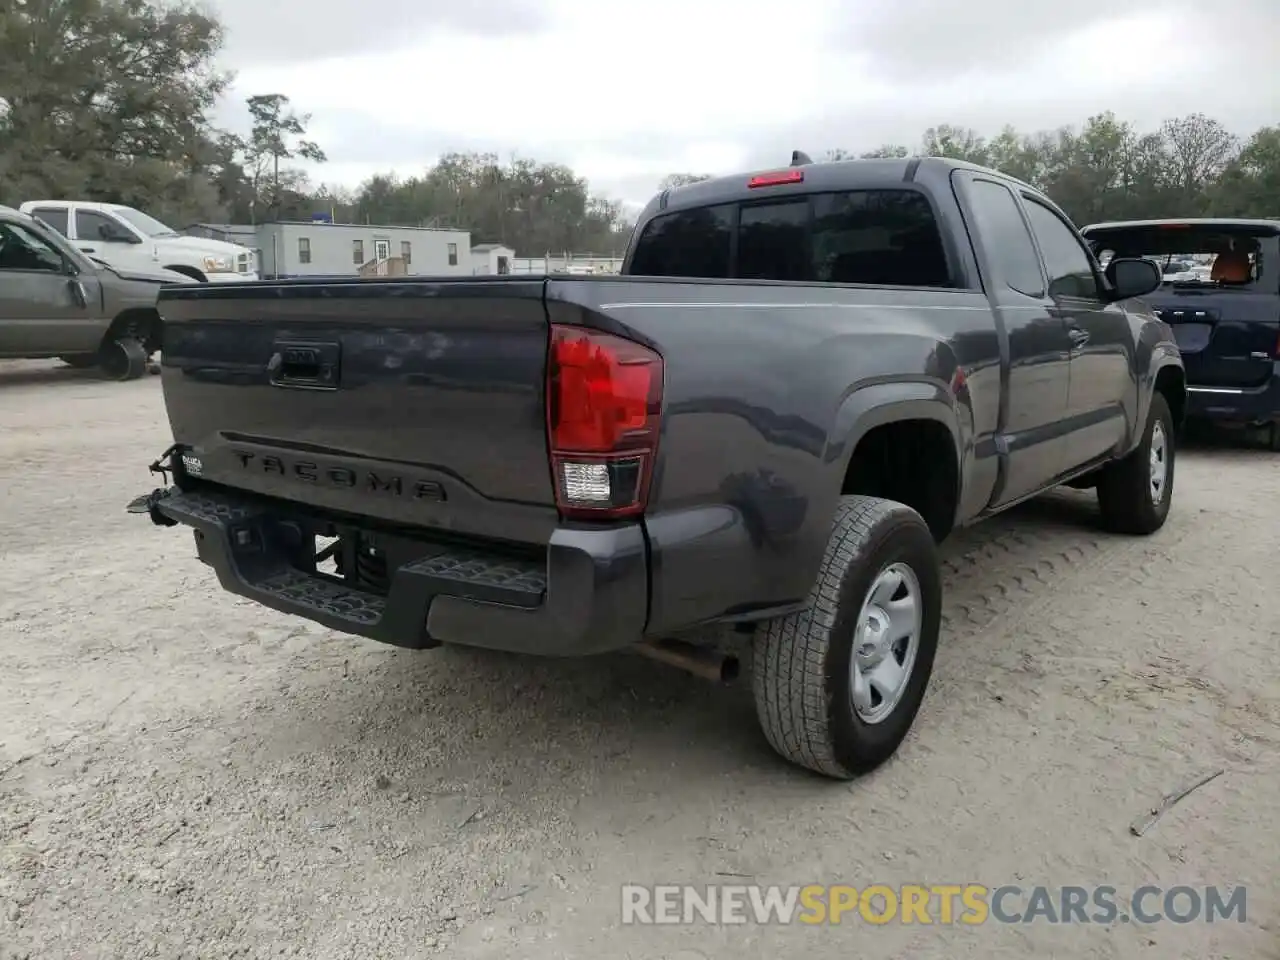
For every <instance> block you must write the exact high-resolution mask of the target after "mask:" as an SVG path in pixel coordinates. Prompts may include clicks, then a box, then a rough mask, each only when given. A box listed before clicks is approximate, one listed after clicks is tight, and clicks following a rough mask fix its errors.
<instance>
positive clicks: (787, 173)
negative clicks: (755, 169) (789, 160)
mask: <svg viewBox="0 0 1280 960" xmlns="http://www.w3.org/2000/svg"><path fill="white" fill-rule="evenodd" d="M788 183H804V171H803V170H780V171H778V172H777V173H762V174H759V175H758V176H754V177H752V178H751V179H750V180H748V181H747V189H748V190H755V189H756V188H757V187H780V186H783V185H784V184H788Z"/></svg>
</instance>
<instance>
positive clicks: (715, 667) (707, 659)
mask: <svg viewBox="0 0 1280 960" xmlns="http://www.w3.org/2000/svg"><path fill="white" fill-rule="evenodd" d="M636 651H637V652H638V653H640V654H641V655H643V656H646V657H648V658H649V659H650V660H656V661H658V662H659V663H665V664H667V665H668V666H672V667H678V668H680V669H681V670H684V671H685V672H686V673H691V674H693V675H694V676H695V677H701V678H702V679H704V680H710V681H711V682H713V683H731V682H732V681H734V680H736V679H737V678H738V672H739V663H738V658H737V657H735V656H733V655H732V654H727V653H722V652H720V651H718V650H713V649H711V648H710V647H700V646H695V645H694V644H691V643H685V642H683V641H680V640H646V641H644V642H643V643H641V644H639V645H638V646H637V647H636Z"/></svg>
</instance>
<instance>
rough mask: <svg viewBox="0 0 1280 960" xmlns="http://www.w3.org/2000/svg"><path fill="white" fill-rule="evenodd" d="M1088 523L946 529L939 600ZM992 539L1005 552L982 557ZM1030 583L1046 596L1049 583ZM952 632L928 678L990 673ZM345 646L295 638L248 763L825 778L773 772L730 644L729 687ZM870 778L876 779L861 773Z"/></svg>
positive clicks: (619, 660) (688, 779) (1055, 548)
mask: <svg viewBox="0 0 1280 960" xmlns="http://www.w3.org/2000/svg"><path fill="white" fill-rule="evenodd" d="M1096 524H1097V506H1096V501H1095V499H1094V498H1093V496H1092V495H1091V494H1089V493H1084V492H1079V491H1067V492H1064V493H1063V494H1052V495H1049V496H1047V497H1044V498H1040V499H1037V500H1033V501H1030V502H1028V503H1027V504H1024V505H1021V506H1019V507H1017V508H1015V509H1013V510H1011V511H1009V512H1008V513H1007V514H1004V515H1002V516H1000V517H998V518H993V519H992V520H990V521H988V522H986V523H984V524H981V525H979V526H976V527H974V528H972V529H971V530H965V531H960V532H959V533H958V534H957V535H956V538H955V539H954V540H953V541H949V542H948V544H946V545H945V546H944V548H943V559H944V566H945V567H946V568H947V569H948V570H953V571H959V572H957V573H954V574H950V575H949V576H948V579H949V580H952V581H956V582H957V583H958V584H959V586H957V596H956V597H955V598H949V601H948V603H949V605H950V606H955V605H956V604H958V603H959V602H961V601H965V600H971V599H972V598H973V597H975V596H978V595H980V594H984V593H995V592H996V589H995V588H996V587H997V586H999V583H998V581H1004V580H1008V579H1009V577H1010V574H1011V572H1012V571H1013V570H1015V568H1016V569H1027V568H1029V567H1031V566H1033V565H1034V564H1035V563H1036V562H1037V560H1039V559H1040V558H1041V555H1042V554H1043V556H1058V557H1061V556H1062V555H1063V553H1064V551H1066V552H1067V553H1070V552H1071V551H1072V550H1074V549H1077V548H1076V546H1075V545H1076V544H1078V543H1080V542H1082V541H1085V540H1088V541H1090V542H1092V543H1094V544H1100V547H1096V546H1095V548H1094V550H1095V552H1094V553H1090V554H1087V556H1096V555H1097V553H1096V550H1097V549H1102V550H1105V549H1106V548H1107V546H1108V544H1109V542H1110V541H1111V540H1112V538H1111V537H1109V536H1108V535H1105V534H1099V533H1098V532H1097V531H1096V530H1095V529H1093V528H1094V527H1096ZM1115 539H1117V540H1123V539H1126V538H1115ZM993 544H1004V546H1001V547H1000V548H999V551H997V552H995V553H994V554H993V549H994V548H993ZM988 554H991V555H993V556H994V557H995V559H994V560H993V561H992V563H993V569H991V571H990V576H989V577H987V576H985V575H984V571H983V566H982V564H983V563H984V562H986V561H985V560H984V557H986V556H987V555H988ZM1081 555H1082V557H1084V556H1086V554H1085V553H1084V552H1083V551H1082V552H1081ZM975 557H976V558H977V559H973V558H975ZM1086 562H1087V561H1086ZM988 580H989V581H990V582H987V581H988ZM948 589H949V590H950V589H951V588H950V586H948ZM1033 589H1034V590H1035V591H1036V593H1038V594H1039V593H1043V592H1045V591H1051V590H1053V589H1054V582H1053V580H1052V579H1049V580H1046V581H1044V582H1042V583H1036V584H1035V585H1034V586H1033ZM993 616H994V614H993ZM963 627H964V629H959V628H956V629H954V630H953V629H951V628H948V627H944V630H945V631H946V632H947V642H948V643H949V644H950V645H951V646H952V647H955V649H950V650H949V651H948V653H947V654H946V656H945V657H940V660H939V667H938V668H937V671H936V673H937V672H945V673H947V674H949V675H948V676H947V677H946V686H947V687H948V688H950V689H954V688H955V687H957V686H961V687H966V686H967V687H972V688H973V689H974V690H977V689H978V688H981V687H983V686H984V685H985V684H986V683H987V682H988V681H989V679H990V676H989V674H987V673H982V674H981V675H980V674H979V671H986V670H988V669H989V667H990V663H989V658H988V657H987V653H988V651H986V650H985V649H982V645H983V641H984V640H985V634H984V633H983V628H982V624H981V623H977V624H975V623H974V622H972V621H969V620H966V621H964V623H963ZM1027 643H1028V649H1027V650H1026V651H1023V650H1021V649H1015V648H1010V649H1002V651H1001V653H1000V655H1001V656H1002V657H1004V658H1008V659H1010V660H1011V661H1012V662H1019V661H1020V659H1021V658H1022V657H1023V656H1024V655H1026V656H1029V655H1031V653H1032V652H1033V651H1032V650H1031V648H1032V647H1034V645H1035V644H1034V642H1033V641H1027ZM352 644H354V645H355V646H351V645H352ZM359 644H360V641H355V640H351V639H350V638H345V637H339V636H337V635H329V637H328V638H327V639H326V640H324V641H321V643H320V644H319V645H315V646H312V645H309V652H308V653H306V654H303V655H302V656H303V657H304V658H305V659H306V660H307V662H308V666H307V667H306V668H304V671H303V672H304V673H305V674H308V675H309V677H308V678H306V679H303V678H299V680H300V681H301V683H300V684H298V685H295V686H294V690H295V691H298V692H299V693H301V695H299V696H290V697H289V698H287V699H285V700H275V701H273V702H271V703H268V704H264V705H263V708H264V709H265V710H266V711H267V712H268V713H269V714H271V715H272V717H271V720H270V721H269V722H265V723H264V722H263V719H264V718H263V717H262V716H261V715H258V717H257V718H256V720H255V722H254V723H253V724H252V726H251V727H249V728H246V729H244V730H242V731H241V733H242V734H243V735H244V736H245V738H246V740H247V741H249V742H254V741H256V745H255V746H254V747H253V748H252V749H253V752H254V753H255V754H257V755H259V759H264V760H265V759H271V760H275V761H280V762H288V763H289V764H290V766H291V767H294V768H297V769H300V768H303V767H310V766H314V765H317V764H318V765H320V766H322V767H323V768H325V769H329V770H334V771H337V770H341V771H343V773H342V776H343V777H351V778H353V779H352V781H351V785H352V786H354V787H358V786H359V784H360V782H368V781H370V780H378V779H379V778H386V779H387V780H389V781H390V782H392V783H393V784H395V785H396V787H397V788H398V789H400V790H403V791H405V792H407V793H408V794H409V795H411V796H414V795H423V796H426V795H431V796H435V795H437V794H440V793H441V792H443V793H455V792H458V791H462V792H464V793H467V794H468V795H470V794H472V793H476V794H481V795H484V796H489V797H497V798H503V797H505V798H507V799H506V800H503V801H502V802H512V803H514V802H517V798H516V796H515V793H517V792H518V793H524V794H530V793H532V794H537V795H540V796H541V797H542V799H543V802H544V803H549V802H551V801H550V799H548V798H550V797H552V796H554V795H555V794H556V793H557V792H559V791H565V790H568V791H570V792H575V791H577V792H583V791H585V793H587V794H591V793H598V792H600V791H605V792H610V793H612V792H615V791H617V792H621V793H622V794H634V793H635V792H636V791H639V792H640V793H642V794H645V795H647V794H648V793H649V792H651V791H660V790H661V789H663V784H668V783H670V782H672V781H673V780H674V781H679V782H680V783H681V784H682V785H683V786H682V789H683V790H684V791H685V792H687V793H693V794H695V795H696V794H698V793H703V792H707V793H708V794H710V795H719V794H720V793H721V792H723V790H724V788H725V780H726V778H727V779H728V781H730V782H738V781H750V782H756V783H759V782H761V781H764V782H767V783H768V784H770V785H771V786H770V789H777V790H782V791H784V792H787V793H791V792H793V791H798V795H802V794H805V793H806V792H812V791H813V790H814V789H821V788H823V787H824V785H826V786H829V785H831V784H832V783H834V781H828V780H825V779H823V778H820V777H818V776H816V775H807V774H806V773H805V772H803V771H797V770H795V769H794V768H792V767H790V766H788V765H787V764H786V763H784V762H783V761H782V760H781V759H779V758H778V757H777V756H776V755H775V754H774V753H773V751H772V750H771V748H770V747H769V745H768V743H767V742H766V741H765V739H764V736H763V734H762V733H761V732H760V730H759V727H758V724H757V721H756V716H755V708H754V704H753V702H752V698H751V687H750V651H749V644H747V643H743V644H740V645H738V646H737V649H738V652H739V653H740V654H741V656H742V658H743V663H742V666H743V672H742V678H741V679H740V680H738V681H737V682H736V683H735V684H732V685H729V686H719V685H714V684H710V683H708V682H707V681H704V680H700V679H697V678H694V677H691V676H689V675H687V674H684V673H682V672H680V671H679V670H677V669H675V668H672V667H667V666H665V665H662V664H658V663H654V662H652V661H649V660H647V659H645V658H642V657H639V656H637V655H634V654H628V653H623V654H612V655H604V656H599V657H593V658H586V659H568V660H560V659H556V660H550V659H545V658H538V657H530V656H521V655H518V654H510V653H502V652H496V651H491V650H486V649H480V648H441V649H437V650H429V651H403V650H394V649H390V648H377V649H372V650H371V649H369V648H367V647H361V646H359ZM975 664H982V666H974V665H975ZM335 670H337V671H338V672H337V673H336V674H335ZM1014 682H1017V681H1016V678H1015V681H1014ZM304 690H305V691H306V692H305V693H302V691H304ZM972 699H973V698H972V697H969V696H966V697H965V698H964V701H965V702H964V703H963V704H962V703H960V702H957V703H949V702H946V698H942V702H936V703H934V704H933V705H932V706H930V703H929V702H928V701H926V708H928V712H929V713H930V714H931V716H930V717H929V719H928V721H927V722H923V723H918V724H917V729H916V730H915V731H914V732H913V733H912V735H911V737H909V739H908V741H907V743H906V744H905V745H904V748H903V752H902V753H903V754H905V755H908V756H910V755H911V754H912V752H913V751H914V750H918V749H920V748H921V743H920V741H921V740H923V741H925V742H926V743H927V742H928V741H929V740H931V739H932V738H935V737H937V736H942V737H944V738H945V737H946V736H948V734H947V733H946V731H947V730H948V729H949V728H951V727H953V726H954V725H956V724H959V723H962V722H964V723H972V722H973V718H972V716H966V714H968V713H969V712H970V711H971V710H972ZM979 709H981V707H980V708H979ZM924 749H925V750H926V751H928V750H930V749H931V748H929V747H927V746H926V747H924ZM335 755H336V757H337V758H338V759H336V760H335V759H331V758H333V757H334V756H335ZM900 755H901V754H900ZM255 762H257V761H256V760H255ZM895 762H897V761H896V760H895V761H893V762H891V763H890V764H889V765H887V766H886V767H885V768H883V769H884V770H890V769H892V767H893V764H894V763H895ZM299 764H300V766H298V765H299ZM875 782H876V775H872V776H871V777H869V778H864V779H863V780H862V781H860V783H861V784H874V783H875ZM699 783H701V784H702V785H703V786H701V787H699V786H697V784H699Z"/></svg>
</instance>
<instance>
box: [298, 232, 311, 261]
mask: <svg viewBox="0 0 1280 960" xmlns="http://www.w3.org/2000/svg"><path fill="white" fill-rule="evenodd" d="M298 262H299V263H310V262H311V239H310V238H309V237H299V238H298Z"/></svg>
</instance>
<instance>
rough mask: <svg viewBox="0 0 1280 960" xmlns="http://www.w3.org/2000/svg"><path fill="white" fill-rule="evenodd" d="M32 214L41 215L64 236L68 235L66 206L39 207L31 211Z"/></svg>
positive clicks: (40, 216) (41, 217)
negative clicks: (60, 207)
mask: <svg viewBox="0 0 1280 960" xmlns="http://www.w3.org/2000/svg"><path fill="white" fill-rule="evenodd" d="M31 215H32V216H34V217H39V218H40V219H41V220H43V221H44V222H45V223H47V224H48V225H49V226H51V227H53V229H55V230H57V231H58V232H59V233H60V234H62V235H63V236H64V237H65V236H66V235H67V211H66V209H65V208H62V209H59V208H58V207H37V208H36V209H34V210H32V211H31Z"/></svg>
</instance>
